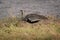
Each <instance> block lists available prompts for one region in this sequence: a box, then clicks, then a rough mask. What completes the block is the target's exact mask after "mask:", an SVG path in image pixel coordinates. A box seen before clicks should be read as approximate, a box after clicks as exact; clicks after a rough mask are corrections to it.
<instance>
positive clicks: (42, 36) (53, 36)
mask: <svg viewBox="0 0 60 40" xmlns="http://www.w3.org/2000/svg"><path fill="white" fill-rule="evenodd" d="M0 40H60V22H58V21H52V20H44V21H40V22H38V23H35V24H30V23H27V22H24V21H19V20H17V19H15V18H14V19H10V18H9V19H7V20H3V21H2V20H1V22H0Z"/></svg>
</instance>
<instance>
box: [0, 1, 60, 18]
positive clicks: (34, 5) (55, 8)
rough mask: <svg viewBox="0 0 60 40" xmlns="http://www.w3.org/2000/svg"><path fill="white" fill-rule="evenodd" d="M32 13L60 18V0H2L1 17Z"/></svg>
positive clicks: (0, 6) (0, 5)
mask: <svg viewBox="0 0 60 40" xmlns="http://www.w3.org/2000/svg"><path fill="white" fill-rule="evenodd" d="M21 9H22V10H24V16H25V15H27V14H30V13H37V14H41V15H47V16H48V15H52V16H55V17H56V18H60V0H0V19H1V18H4V17H12V16H18V15H20V10H21Z"/></svg>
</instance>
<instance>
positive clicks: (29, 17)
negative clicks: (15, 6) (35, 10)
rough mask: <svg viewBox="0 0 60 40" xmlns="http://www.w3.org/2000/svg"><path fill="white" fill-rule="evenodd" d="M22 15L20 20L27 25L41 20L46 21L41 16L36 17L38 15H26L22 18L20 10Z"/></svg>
mask: <svg viewBox="0 0 60 40" xmlns="http://www.w3.org/2000/svg"><path fill="white" fill-rule="evenodd" d="M21 13H22V19H23V20H24V21H26V22H29V23H36V22H39V21H40V20H41V19H44V20H45V19H48V18H47V17H45V16H43V15H38V14H28V15H26V16H25V17H23V10H21Z"/></svg>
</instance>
